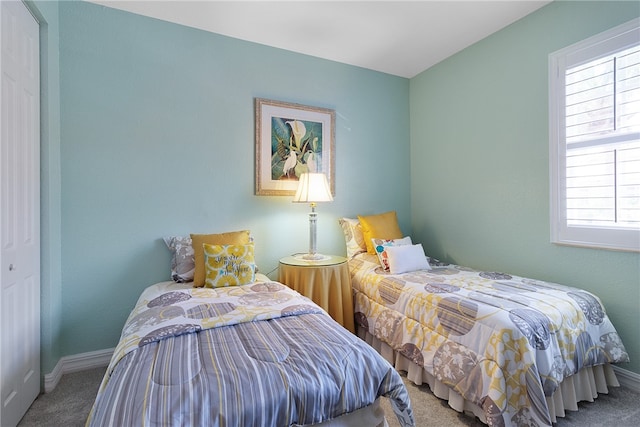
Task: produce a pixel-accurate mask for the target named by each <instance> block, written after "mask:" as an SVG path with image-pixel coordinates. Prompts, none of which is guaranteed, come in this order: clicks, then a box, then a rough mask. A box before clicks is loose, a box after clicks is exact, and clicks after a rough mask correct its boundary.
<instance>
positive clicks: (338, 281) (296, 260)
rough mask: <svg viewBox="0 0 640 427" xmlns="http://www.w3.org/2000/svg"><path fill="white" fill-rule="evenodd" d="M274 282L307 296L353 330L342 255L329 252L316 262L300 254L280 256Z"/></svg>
mask: <svg viewBox="0 0 640 427" xmlns="http://www.w3.org/2000/svg"><path fill="white" fill-rule="evenodd" d="M278 281H280V282H282V283H284V284H285V285H287V286H289V287H290V288H291V289H293V290H295V291H298V292H299V293H301V294H302V295H304V296H306V297H308V298H310V299H311V300H312V301H313V302H315V303H316V304H318V305H319V306H320V307H322V308H323V309H324V310H326V311H327V313H329V315H330V316H331V317H333V319H334V320H335V321H336V322H338V323H340V324H341V325H342V326H344V327H345V328H346V329H348V330H349V331H351V332H354V331H355V328H354V320H353V295H352V293H351V292H352V291H351V276H350V275H349V265H348V264H347V259H346V258H345V257H341V256H335V255H330V256H327V257H326V259H322V260H318V261H310V260H305V259H303V258H302V257H300V256H287V257H284V258H281V259H280V266H279V269H278Z"/></svg>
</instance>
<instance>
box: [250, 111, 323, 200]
mask: <svg viewBox="0 0 640 427" xmlns="http://www.w3.org/2000/svg"><path fill="white" fill-rule="evenodd" d="M255 114H256V123H255V126H256V195H258V196H289V195H291V196H293V195H294V194H295V192H296V188H297V187H298V180H299V178H300V175H301V174H303V173H305V172H322V173H324V174H325V175H327V179H328V180H329V186H330V187H331V194H332V195H335V179H334V164H335V159H334V153H335V116H336V113H335V111H334V110H329V109H326V108H316V107H308V106H306V105H299V104H292V103H288V102H280V101H271V100H268V99H261V98H256V99H255Z"/></svg>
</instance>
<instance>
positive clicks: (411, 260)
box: [387, 243, 431, 274]
mask: <svg viewBox="0 0 640 427" xmlns="http://www.w3.org/2000/svg"><path fill="white" fill-rule="evenodd" d="M387 256H388V258H389V272H390V273H391V274H400V273H407V272H409V271H416V270H431V266H430V265H429V261H427V256H426V255H425V254H424V249H423V248H422V244H421V243H418V244H417V245H402V246H389V247H388V248H387Z"/></svg>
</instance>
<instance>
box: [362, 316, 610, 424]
mask: <svg viewBox="0 0 640 427" xmlns="http://www.w3.org/2000/svg"><path fill="white" fill-rule="evenodd" d="M356 333H357V335H358V337H360V338H361V339H363V340H364V341H366V342H367V343H368V344H369V345H370V346H371V347H373V348H374V349H375V350H376V351H377V352H378V353H380V355H381V356H382V357H384V358H385V359H386V360H387V361H388V362H389V363H391V365H393V366H394V367H395V368H396V370H398V371H404V372H406V373H407V378H408V379H409V380H410V381H411V382H413V383H414V384H416V385H422V384H425V383H426V384H428V385H429V388H430V389H431V391H432V392H433V394H434V395H435V396H436V397H438V398H440V399H444V400H446V401H447V402H448V403H449V406H450V407H451V408H453V409H455V410H456V411H458V412H464V413H467V414H473V415H475V416H476V417H478V419H479V420H480V421H482V422H483V423H485V424H486V423H487V419H486V417H485V415H484V411H483V409H482V408H481V407H480V406H478V405H477V404H475V403H472V402H470V401H468V400H465V399H464V398H463V397H462V396H461V395H460V394H459V393H457V392H456V391H455V390H453V389H451V388H449V387H448V386H446V385H444V384H443V383H442V382H440V381H439V380H438V379H437V378H436V377H434V376H433V375H431V374H429V373H428V372H427V371H426V369H424V368H422V367H421V366H419V365H417V364H416V363H414V362H413V361H411V360H410V359H408V358H407V357H405V356H404V355H402V354H401V353H399V352H397V351H395V350H394V349H393V348H392V347H391V346H390V345H388V344H387V343H385V342H383V341H381V340H379V339H378V338H376V337H375V336H374V335H372V334H371V333H369V331H367V329H366V328H363V327H362V326H361V325H359V324H356ZM619 386H620V383H619V382H618V379H617V378H616V375H615V372H614V370H613V367H612V366H611V365H610V364H605V365H598V366H594V367H587V368H583V369H581V370H580V371H579V372H578V373H576V374H574V375H572V376H570V377H568V378H565V379H564V381H563V382H562V383H560V386H559V387H558V389H557V390H556V391H555V392H554V393H553V394H552V395H551V396H547V397H546V400H547V405H548V407H549V414H550V416H551V421H552V422H554V423H555V422H556V421H557V418H558V417H564V416H565V414H566V411H577V410H578V402H583V401H587V402H593V401H594V399H596V398H597V397H598V393H603V394H607V393H609V387H619Z"/></svg>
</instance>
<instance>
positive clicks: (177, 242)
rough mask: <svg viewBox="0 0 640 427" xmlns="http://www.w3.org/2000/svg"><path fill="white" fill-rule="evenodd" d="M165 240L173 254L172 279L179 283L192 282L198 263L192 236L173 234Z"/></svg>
mask: <svg viewBox="0 0 640 427" xmlns="http://www.w3.org/2000/svg"><path fill="white" fill-rule="evenodd" d="M163 240H164V242H165V243H166V244H167V247H168V248H169V250H170V251H171V254H172V256H171V279H172V280H173V281H174V282H178V283H184V282H192V281H193V273H194V271H195V268H196V265H195V261H194V259H193V246H191V237H189V236H171V237H165V238H164V239H163Z"/></svg>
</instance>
